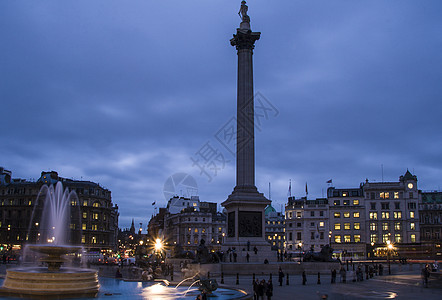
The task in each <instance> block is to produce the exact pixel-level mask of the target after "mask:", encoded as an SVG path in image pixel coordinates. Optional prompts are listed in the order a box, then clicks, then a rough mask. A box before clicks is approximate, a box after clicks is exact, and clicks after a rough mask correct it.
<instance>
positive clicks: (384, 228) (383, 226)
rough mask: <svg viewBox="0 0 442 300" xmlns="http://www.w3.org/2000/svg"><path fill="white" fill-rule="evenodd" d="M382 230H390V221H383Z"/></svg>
mask: <svg viewBox="0 0 442 300" xmlns="http://www.w3.org/2000/svg"><path fill="white" fill-rule="evenodd" d="M382 230H383V231H388V230H389V226H388V223H387V222H383V223H382Z"/></svg>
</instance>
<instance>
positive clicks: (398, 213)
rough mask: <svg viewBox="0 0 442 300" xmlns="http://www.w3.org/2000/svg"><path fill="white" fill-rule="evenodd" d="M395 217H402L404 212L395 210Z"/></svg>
mask: <svg viewBox="0 0 442 300" xmlns="http://www.w3.org/2000/svg"><path fill="white" fill-rule="evenodd" d="M393 217H394V218H395V219H402V212H401V211H395V212H393Z"/></svg>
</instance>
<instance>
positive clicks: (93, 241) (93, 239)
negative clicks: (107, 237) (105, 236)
mask: <svg viewBox="0 0 442 300" xmlns="http://www.w3.org/2000/svg"><path fill="white" fill-rule="evenodd" d="M96 243H97V237H95V236H93V237H92V244H96Z"/></svg>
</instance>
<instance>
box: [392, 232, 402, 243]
mask: <svg viewBox="0 0 442 300" xmlns="http://www.w3.org/2000/svg"><path fill="white" fill-rule="evenodd" d="M394 242H395V243H402V235H401V234H400V233H395V234H394Z"/></svg>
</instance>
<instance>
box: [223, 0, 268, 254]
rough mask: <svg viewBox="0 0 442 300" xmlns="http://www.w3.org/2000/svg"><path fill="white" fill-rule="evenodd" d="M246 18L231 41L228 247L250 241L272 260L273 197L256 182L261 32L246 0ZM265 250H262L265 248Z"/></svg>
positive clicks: (242, 11) (244, 11)
mask: <svg viewBox="0 0 442 300" xmlns="http://www.w3.org/2000/svg"><path fill="white" fill-rule="evenodd" d="M240 14H241V15H242V16H241V17H242V22H241V24H240V28H237V29H236V34H234V35H233V38H232V39H231V40H230V44H231V45H232V46H234V47H236V50H237V54H238V79H237V80H238V82H237V132H236V142H237V145H236V186H235V188H234V189H233V192H232V194H230V195H229V197H228V198H227V200H226V201H224V202H223V203H222V205H223V206H224V207H225V208H226V210H227V236H226V240H225V242H224V245H223V247H224V248H227V247H229V248H232V247H237V250H241V249H243V248H244V247H246V245H247V242H250V243H251V245H252V247H253V246H258V247H260V251H259V253H260V254H261V255H263V256H265V258H267V259H268V260H269V261H272V260H273V259H272V257H269V255H270V252H271V251H270V244H269V243H267V242H266V240H265V227H264V226H265V216H264V209H265V207H266V206H267V205H269V204H270V203H271V201H269V200H267V199H266V198H265V197H264V195H263V194H261V193H259V192H258V190H257V188H256V186H255V135H254V101H253V95H254V92H253V60H252V56H253V49H254V47H255V42H256V41H257V40H259V38H260V35H261V33H260V32H253V31H252V30H251V28H250V18H249V16H248V15H247V6H246V5H245V1H243V2H242V5H241V10H240ZM261 250H262V251H261Z"/></svg>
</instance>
